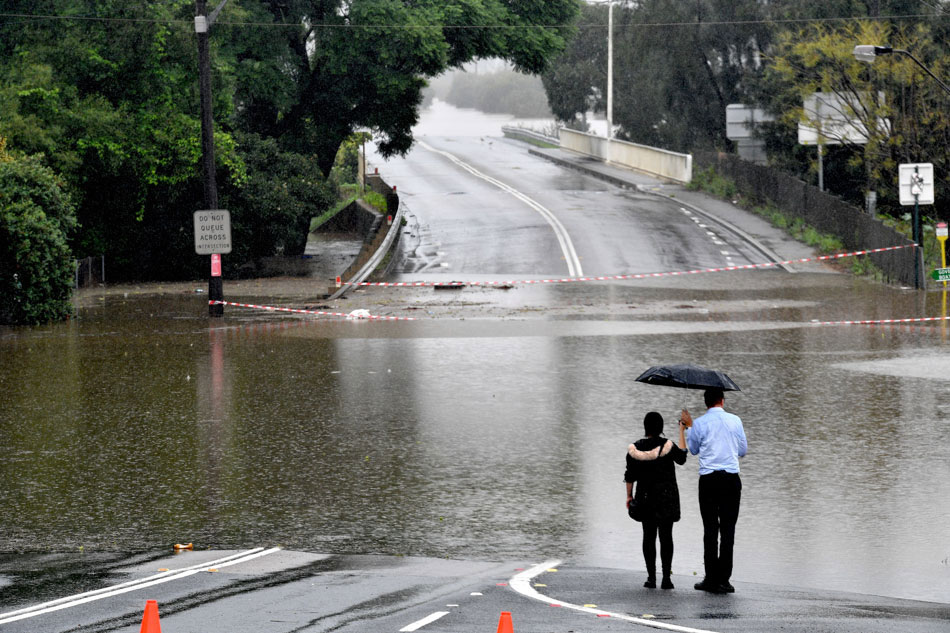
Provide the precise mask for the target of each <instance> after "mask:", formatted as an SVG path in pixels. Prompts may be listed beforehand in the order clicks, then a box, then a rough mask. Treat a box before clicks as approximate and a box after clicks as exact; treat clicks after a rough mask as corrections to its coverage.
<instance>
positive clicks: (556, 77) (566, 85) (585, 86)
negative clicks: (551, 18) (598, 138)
mask: <svg viewBox="0 0 950 633" xmlns="http://www.w3.org/2000/svg"><path fill="white" fill-rule="evenodd" d="M605 24H607V8H606V7H604V6H602V5H584V6H583V7H582V9H581V13H580V15H579V17H578V18H577V31H576V35H575V37H574V38H573V39H572V40H571V42H570V44H569V46H568V47H567V49H566V50H565V51H564V52H563V53H561V54H560V55H559V56H558V57H557V58H556V59H555V61H554V62H553V63H552V64H551V65H550V66H549V68H548V69H547V70H546V71H545V72H544V73H543V74H542V75H541V81H542V83H543V84H544V89H545V92H546V93H547V96H548V104H550V106H551V110H552V111H553V112H554V116H555V117H556V118H557V119H558V120H559V121H563V122H565V123H566V124H567V125H568V127H577V128H579V129H580V130H581V131H583V132H586V131H587V122H586V116H587V112H588V111H593V112H598V111H599V112H603V111H605V110H606V107H607V103H606V94H607V46H606V37H607V34H606V29H604V28H602V26H603V25H605Z"/></svg>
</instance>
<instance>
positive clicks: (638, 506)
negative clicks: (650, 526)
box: [627, 497, 643, 521]
mask: <svg viewBox="0 0 950 633" xmlns="http://www.w3.org/2000/svg"><path fill="white" fill-rule="evenodd" d="M627 514H629V515H630V518H631V519H633V520H634V521H643V501H642V500H640V502H639V503H638V502H637V498H636V497H634V498H633V499H631V500H630V503H628V504H627Z"/></svg>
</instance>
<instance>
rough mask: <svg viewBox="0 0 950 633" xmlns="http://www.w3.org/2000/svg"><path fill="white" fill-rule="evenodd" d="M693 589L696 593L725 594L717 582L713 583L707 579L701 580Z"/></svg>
mask: <svg viewBox="0 0 950 633" xmlns="http://www.w3.org/2000/svg"><path fill="white" fill-rule="evenodd" d="M693 587H694V588H695V589H696V590H697V591H708V592H709V593H725V589H723V586H722V585H720V584H719V583H718V582H713V581H711V580H710V579H709V578H703V581H702V582H698V583H696V584H695V585H693Z"/></svg>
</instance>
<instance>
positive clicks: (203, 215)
mask: <svg viewBox="0 0 950 633" xmlns="http://www.w3.org/2000/svg"><path fill="white" fill-rule="evenodd" d="M195 252H196V253H198V254H199V255H214V254H220V255H227V254H228V253H230V252H231V214H230V212H228V211H225V210H223V209H214V210H210V211H195Z"/></svg>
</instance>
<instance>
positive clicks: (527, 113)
mask: <svg viewBox="0 0 950 633" xmlns="http://www.w3.org/2000/svg"><path fill="white" fill-rule="evenodd" d="M446 101H447V102H448V103H451V104H452V105H454V106H457V107H459V108H476V109H478V110H481V111H482V112H489V113H493V114H511V115H514V116H516V117H522V118H546V117H550V116H551V109H550V108H549V107H548V100H547V96H546V95H545V94H544V86H543V85H542V83H541V79H540V78H538V77H537V76H534V75H525V74H523V73H517V72H512V71H501V72H495V73H487V74H475V73H455V75H454V76H453V80H452V86H451V88H450V89H449V93H448V95H446Z"/></svg>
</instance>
